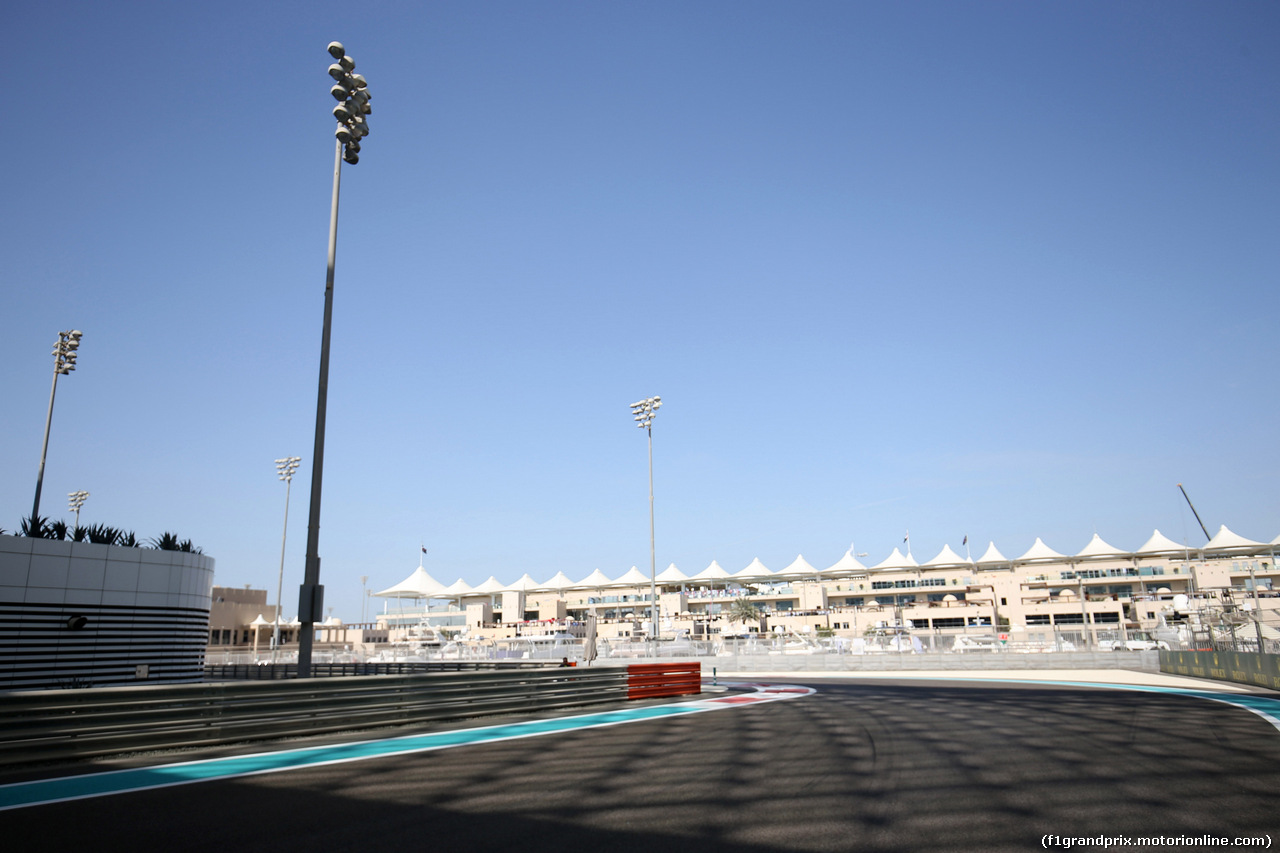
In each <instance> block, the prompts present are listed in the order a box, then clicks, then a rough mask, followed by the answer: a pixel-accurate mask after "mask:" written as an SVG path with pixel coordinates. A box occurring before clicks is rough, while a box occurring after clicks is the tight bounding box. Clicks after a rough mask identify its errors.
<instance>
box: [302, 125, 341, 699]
mask: <svg viewBox="0 0 1280 853" xmlns="http://www.w3.org/2000/svg"><path fill="white" fill-rule="evenodd" d="M341 182H342V142H341V141H339V142H338V143H337V145H336V147H335V151H334V156H333V203H332V205H331V206H330V208H329V267H328V272H327V273H326V275H325V284H324V329H323V331H322V332H321V336H320V382H319V388H318V390H317V392H316V440H315V448H314V450H313V451H312V454H311V511H310V514H309V516H308V518H307V562H306V568H305V571H304V574H303V581H302V587H301V589H300V590H299V593H298V619H299V620H300V621H301V622H302V628H301V629H300V631H299V634H298V677H299V678H310V677H311V647H312V645H313V641H314V639H315V636H314V635H315V623H316V622H322V621H324V620H323V618H322V617H323V615H324V587H323V586H322V585H321V584H320V553H319V551H320V487H321V478H322V475H323V473H324V422H325V412H326V407H327V405H328V400H329V330H330V327H331V326H332V325H333V271H334V265H335V262H336V260H337V254H338V189H339V186H340V185H341Z"/></svg>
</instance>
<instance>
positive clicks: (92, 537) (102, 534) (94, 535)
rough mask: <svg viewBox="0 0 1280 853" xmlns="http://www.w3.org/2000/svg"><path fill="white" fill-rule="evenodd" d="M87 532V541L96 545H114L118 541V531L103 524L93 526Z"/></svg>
mask: <svg viewBox="0 0 1280 853" xmlns="http://www.w3.org/2000/svg"><path fill="white" fill-rule="evenodd" d="M88 532H89V541H90V542H93V543H95V544H98V545H114V544H116V542H118V541H120V531H119V530H117V529H116V528H114V527H107V526H106V525H105V524H94V525H92V526H90V527H89V531H88Z"/></svg>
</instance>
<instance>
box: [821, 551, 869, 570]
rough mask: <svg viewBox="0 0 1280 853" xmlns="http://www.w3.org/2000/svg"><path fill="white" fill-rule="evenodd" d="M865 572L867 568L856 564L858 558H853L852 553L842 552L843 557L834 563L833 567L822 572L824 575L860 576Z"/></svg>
mask: <svg viewBox="0 0 1280 853" xmlns="http://www.w3.org/2000/svg"><path fill="white" fill-rule="evenodd" d="M866 571H867V567H866V566H864V565H862V563H859V562H858V558H857V557H855V556H853V551H852V549H851V550H848V551H845V552H844V556H843V557H841V558H840V559H839V560H837V561H836V562H835V564H834V565H833V566H831V567H830V568H828V569H827V570H826V571H824V572H823V574H824V575H860V574H864V573H865V572H866Z"/></svg>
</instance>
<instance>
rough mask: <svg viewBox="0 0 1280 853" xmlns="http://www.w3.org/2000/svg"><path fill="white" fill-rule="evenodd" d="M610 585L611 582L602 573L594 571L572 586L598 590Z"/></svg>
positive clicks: (597, 570)
mask: <svg viewBox="0 0 1280 853" xmlns="http://www.w3.org/2000/svg"><path fill="white" fill-rule="evenodd" d="M611 583H613V581H611V580H609V578H608V576H607V575H606V574H605V573H604V572H602V571H600V570H599V569H596V570H595V571H594V572H592V573H591V574H589V575H587V576H586V577H585V578H583V579H582V580H580V581H578V582H577V583H576V584H574V586H585V587H591V588H598V587H602V586H608V585H609V584H611Z"/></svg>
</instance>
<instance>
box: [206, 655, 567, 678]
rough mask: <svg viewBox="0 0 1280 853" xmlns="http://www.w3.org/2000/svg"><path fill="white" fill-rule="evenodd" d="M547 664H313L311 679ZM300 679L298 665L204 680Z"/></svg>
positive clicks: (227, 670)
mask: <svg viewBox="0 0 1280 853" xmlns="http://www.w3.org/2000/svg"><path fill="white" fill-rule="evenodd" d="M547 665H548V663H547V661H518V660H513V661H483V660H474V661H389V662H380V663H375V662H372V661H370V662H367V663H317V662H315V661H312V663H311V677H312V678H338V677H346V676H352V675H421V674H423V673H428V672H479V671H481V670H486V671H492V670H495V669H507V670H510V669H528V668H530V667H535V668H538V669H546V668H547ZM297 677H298V665H297V664H296V663H261V664H252V663H220V664H206V665H205V668H204V680H205V681H273V680H277V679H290V678H297Z"/></svg>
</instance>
